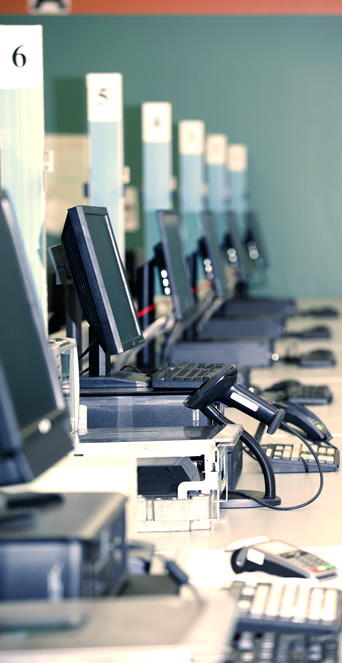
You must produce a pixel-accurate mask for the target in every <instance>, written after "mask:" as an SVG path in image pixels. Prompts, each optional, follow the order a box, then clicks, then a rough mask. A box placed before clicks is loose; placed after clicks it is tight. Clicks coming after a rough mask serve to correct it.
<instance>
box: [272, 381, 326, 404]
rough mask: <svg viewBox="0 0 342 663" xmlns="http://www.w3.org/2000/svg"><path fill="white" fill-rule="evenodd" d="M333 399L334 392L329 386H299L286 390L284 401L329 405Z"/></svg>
mask: <svg viewBox="0 0 342 663" xmlns="http://www.w3.org/2000/svg"><path fill="white" fill-rule="evenodd" d="M332 398H333V395H332V392H331V391H330V389H329V387H328V386H327V385H324V384H316V385H312V384H299V385H297V386H295V387H290V388H289V389H287V390H286V397H285V399H284V400H286V401H289V402H290V403H300V404H301V405H329V403H331V401H332ZM277 400H279V398H277ZM280 400H282V399H280Z"/></svg>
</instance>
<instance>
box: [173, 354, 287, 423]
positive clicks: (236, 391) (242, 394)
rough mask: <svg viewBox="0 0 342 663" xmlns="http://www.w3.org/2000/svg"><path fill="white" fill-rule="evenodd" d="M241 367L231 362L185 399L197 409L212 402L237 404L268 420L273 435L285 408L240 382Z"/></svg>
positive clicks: (236, 406)
mask: <svg viewBox="0 0 342 663" xmlns="http://www.w3.org/2000/svg"><path fill="white" fill-rule="evenodd" d="M237 376H238V371H237V368H236V366H235V365H234V364H230V365H229V364H227V365H226V366H224V367H223V368H222V369H221V370H220V371H219V372H218V373H216V375H214V376H213V377H212V378H211V379H210V380H208V381H207V382H205V383H204V384H203V385H202V386H201V387H200V388H199V389H197V390H196V391H195V392H194V393H193V394H191V396H189V397H188V399H187V400H186V402H185V405H186V406H187V407H189V408H191V409H194V410H202V408H203V407H205V406H206V405H209V404H211V403H222V404H223V405H226V406H230V407H234V408H236V409H238V410H241V412H244V413H245V414H249V415H250V416H251V417H253V418H254V419H257V420H258V421H260V422H261V423H263V424H265V425H266V426H267V427H268V428H267V432H268V433H269V434H270V435H272V433H274V432H275V431H276V430H277V429H278V427H279V425H280V423H281V421H282V420H283V418H284V416H285V411H284V410H283V409H281V408H276V407H275V406H274V405H272V404H271V403H268V402H267V401H266V400H264V399H263V398H261V397H260V396H258V395H257V394H255V393H252V392H251V391H249V389H247V388H246V387H244V386H243V385H242V384H239V383H238V382H237Z"/></svg>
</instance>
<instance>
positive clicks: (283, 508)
mask: <svg viewBox="0 0 342 663" xmlns="http://www.w3.org/2000/svg"><path fill="white" fill-rule="evenodd" d="M279 427H280V428H282V429H283V430H285V431H286V432H288V433H291V435H295V436H296V437H298V438H299V439H300V440H301V441H302V442H304V444H305V445H306V446H307V447H308V449H309V451H310V453H311V454H312V455H313V457H314V459H315V462H316V465H317V468H318V472H319V478H320V482H319V487H318V489H317V491H316V493H315V494H314V495H313V497H311V498H310V499H309V500H307V501H306V502H303V503H302V504H296V505H293V506H274V505H272V504H266V503H264V502H263V500H262V499H261V500H259V499H258V498H255V497H253V498H252V499H254V500H255V502H257V503H258V504H260V506H266V507H268V508H269V509H274V510H275V511H295V510H297V509H302V508H303V507H305V506H308V505H309V504H312V502H314V501H315V500H316V499H317V498H318V497H319V495H320V494H321V492H322V490H323V485H324V478H323V472H322V468H321V464H320V462H319V459H318V456H317V454H316V452H315V451H314V450H313V448H312V446H311V445H310V443H309V442H308V441H307V440H306V439H305V438H304V437H303V436H302V435H300V434H299V433H298V432H297V431H294V429H292V428H291V426H289V425H288V424H286V423H285V422H284V421H282V422H281V423H280V426H279ZM229 492H231V493H232V494H233V495H235V494H236V495H241V496H242V497H243V496H244V492H243V491H239V490H233V491H229ZM245 495H246V497H248V498H250V496H249V495H247V493H246V494H245Z"/></svg>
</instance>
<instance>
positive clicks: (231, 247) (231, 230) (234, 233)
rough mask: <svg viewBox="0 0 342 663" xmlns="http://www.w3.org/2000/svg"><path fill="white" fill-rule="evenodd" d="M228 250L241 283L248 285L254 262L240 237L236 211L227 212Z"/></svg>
mask: <svg viewBox="0 0 342 663" xmlns="http://www.w3.org/2000/svg"><path fill="white" fill-rule="evenodd" d="M226 223H227V225H226V228H227V233H226V250H227V255H228V260H229V263H230V265H231V266H232V267H235V269H236V272H237V277H238V280H239V283H241V284H242V285H244V286H246V285H247V283H248V279H249V277H250V275H251V266H252V263H251V262H250V260H249V256H248V253H247V248H246V246H244V244H243V242H242V238H241V237H240V233H239V229H238V225H237V220H236V216H235V214H234V212H227V214H226Z"/></svg>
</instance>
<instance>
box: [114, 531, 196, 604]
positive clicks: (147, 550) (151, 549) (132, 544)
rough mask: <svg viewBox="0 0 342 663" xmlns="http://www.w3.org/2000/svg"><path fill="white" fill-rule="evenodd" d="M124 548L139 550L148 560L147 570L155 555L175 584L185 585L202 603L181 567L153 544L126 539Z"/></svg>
mask: <svg viewBox="0 0 342 663" xmlns="http://www.w3.org/2000/svg"><path fill="white" fill-rule="evenodd" d="M123 547H124V548H125V550H126V552H127V553H128V555H129V553H130V552H134V551H137V552H140V556H141V558H142V559H145V558H147V559H148V560H149V564H148V567H147V568H148V571H149V570H150V567H151V563H152V559H153V557H154V556H157V557H158V559H160V560H161V561H162V562H163V565H164V568H165V570H166V571H167V572H168V574H169V575H170V576H171V578H173V580H175V582H176V583H177V585H179V586H180V587H181V586H186V587H187V588H188V589H189V590H190V591H191V593H192V594H193V596H194V598H195V599H196V601H198V602H199V603H203V599H202V597H201V595H200V593H199V592H198V590H197V587H195V586H194V585H193V584H192V583H191V582H190V581H189V576H188V574H187V573H185V571H183V569H182V568H181V567H180V566H179V565H178V564H177V563H176V562H174V561H173V560H171V559H168V558H167V557H165V555H163V554H162V553H159V552H156V550H155V546H154V545H153V544H149V543H145V542H142V541H127V542H126V543H125V545H124V546H123Z"/></svg>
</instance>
